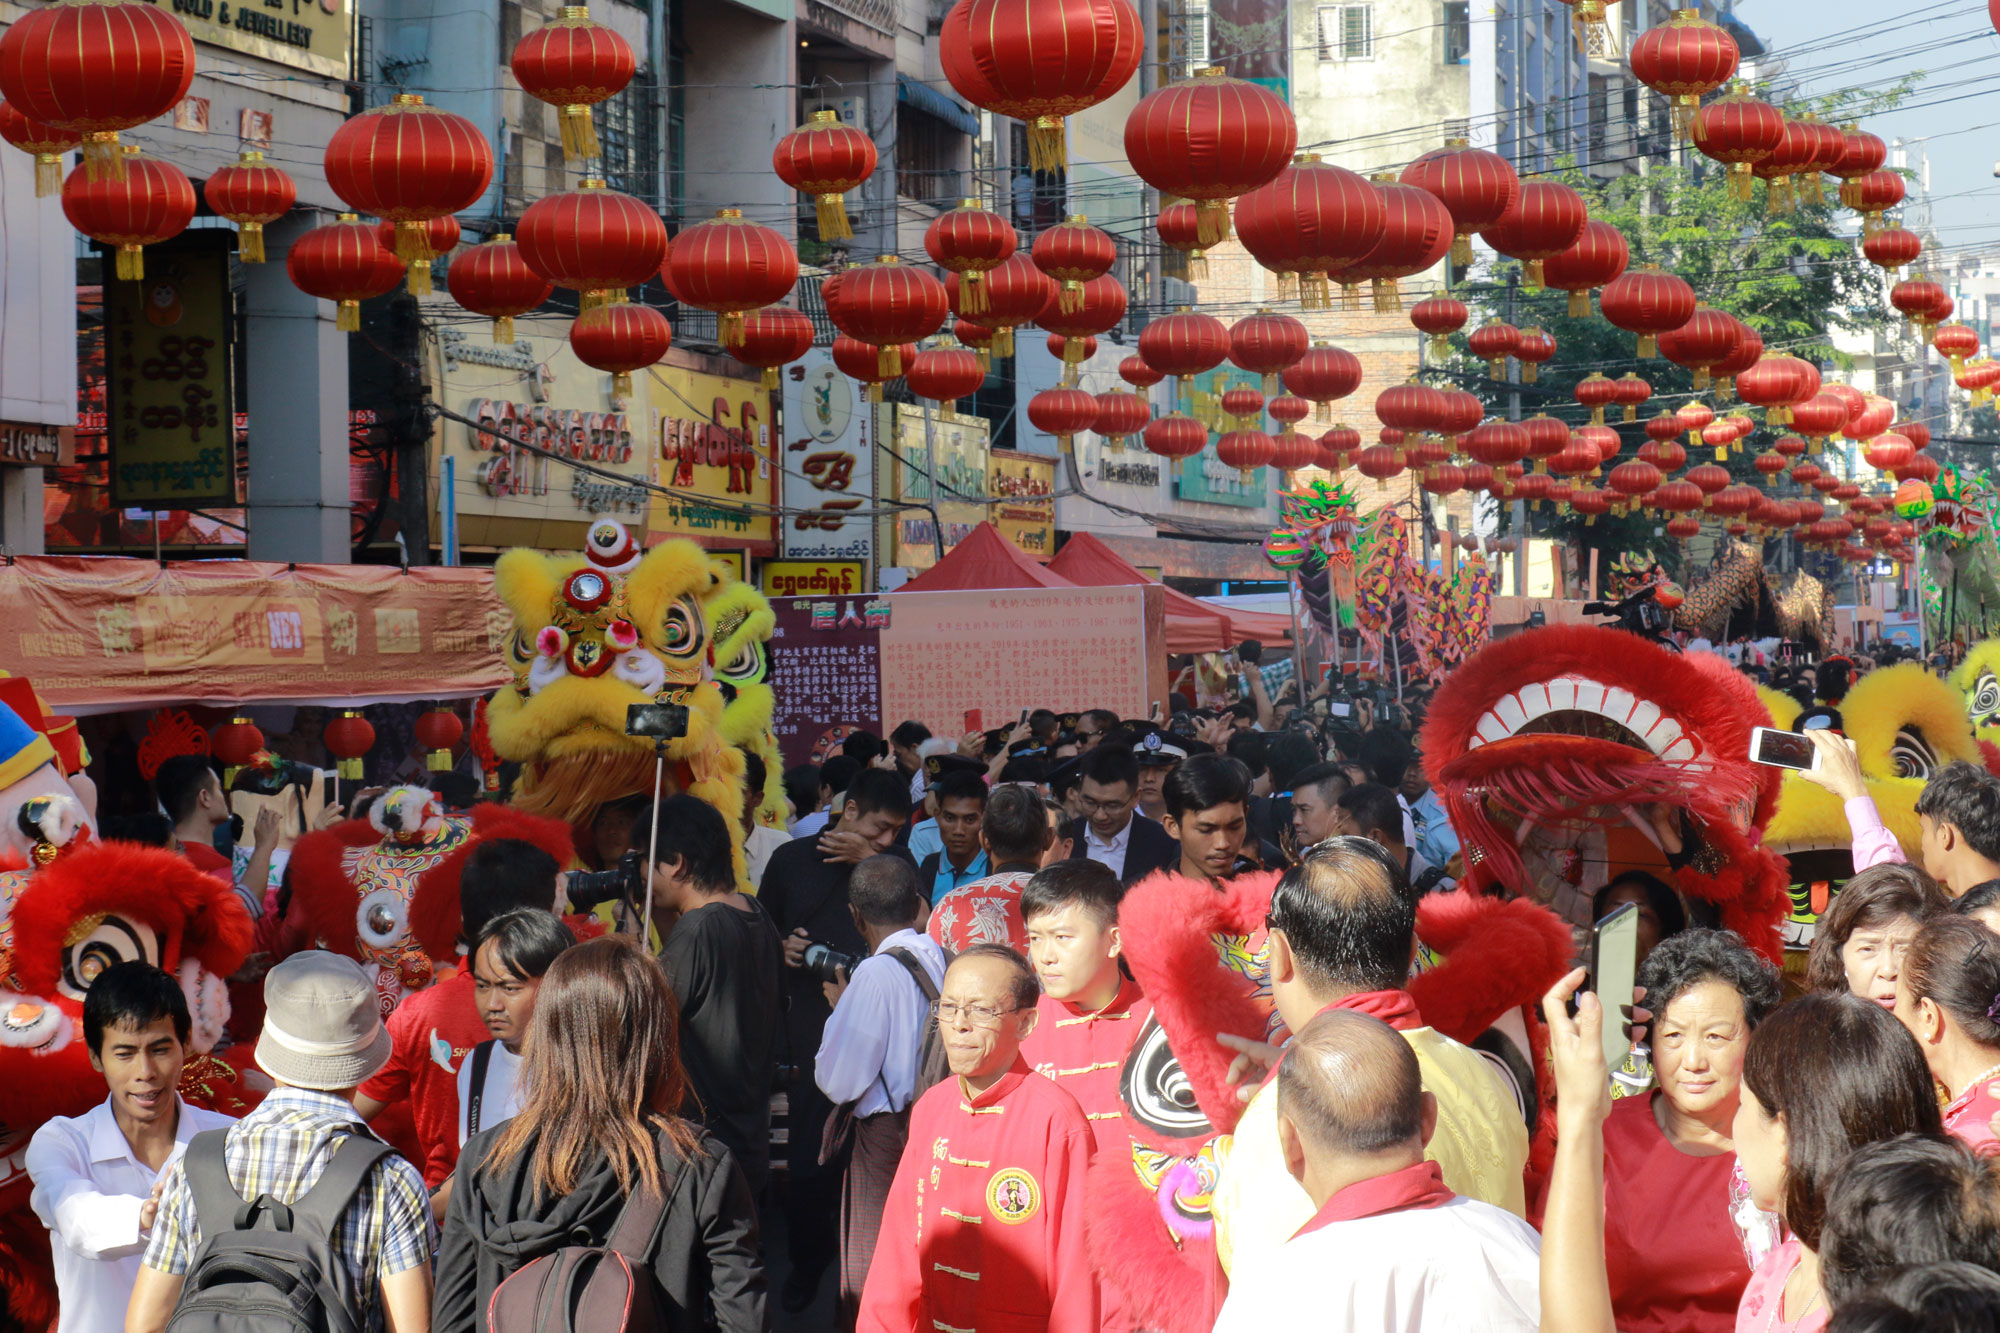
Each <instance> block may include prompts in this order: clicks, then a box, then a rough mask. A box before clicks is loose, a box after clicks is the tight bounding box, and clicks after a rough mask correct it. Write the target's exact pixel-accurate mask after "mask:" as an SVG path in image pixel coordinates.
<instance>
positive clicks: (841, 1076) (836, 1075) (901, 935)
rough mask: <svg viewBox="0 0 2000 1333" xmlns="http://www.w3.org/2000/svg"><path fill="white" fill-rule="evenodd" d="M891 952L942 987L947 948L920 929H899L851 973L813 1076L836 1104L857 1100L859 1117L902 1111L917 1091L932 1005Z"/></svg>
mask: <svg viewBox="0 0 2000 1333" xmlns="http://www.w3.org/2000/svg"><path fill="white" fill-rule="evenodd" d="M891 949H902V950H904V951H905V952H907V953H911V954H914V955H915V956H916V959H917V961H918V962H919V963H921V964H923V968H924V971H925V972H926V973H928V974H929V976H930V979H931V984H932V985H934V986H938V987H940V988H942V987H943V985H944V949H943V948H942V947H941V946H940V945H939V944H938V942H937V941H936V940H933V939H932V938H931V937H930V936H929V935H926V934H925V933H924V932H923V931H921V930H899V931H897V932H896V933H895V934H893V935H891V936H890V937H889V938H888V939H886V940H883V941H882V942H881V943H880V944H879V945H877V946H876V947H875V952H874V953H873V954H871V955H870V956H869V957H867V958H864V959H862V960H861V964H860V966H858V967H856V968H855V969H854V976H853V977H852V978H851V979H850V980H849V981H848V983H847V990H846V991H845V992H844V993H843V994H842V995H841V997H840V1003H839V1004H837V1005H835V1006H834V1009H833V1016H832V1017H831V1018H829V1019H827V1021H826V1032H825V1034H824V1035H823V1036H822V1037H821V1038H820V1043H819V1056H818V1058H817V1060H816V1061H815V1062H814V1065H813V1078H814V1081H815V1082H817V1083H818V1084H819V1090H820V1091H821V1092H823V1093H825V1094H826V1096H827V1099H828V1100H829V1101H831V1102H833V1103H834V1105H836V1106H838V1105H841V1104H842V1103H845V1102H856V1105H855V1108H854V1113H855V1114H856V1115H875V1114H877V1113H878V1112H882V1111H900V1110H902V1109H903V1108H904V1107H906V1106H908V1105H909V1104H910V1101H911V1093H912V1091H913V1090H914V1089H915V1088H916V1085H917V1053H918V1051H919V1050H920V1048H921V1047H922V1046H923V1040H924V1028H925V1026H926V1025H927V1024H928V1023H929V1022H930V1001H928V1000H927V999H925V998H924V993H923V991H922V990H920V989H918V987H917V981H916V978H915V977H912V976H911V975H910V972H909V969H908V968H906V967H904V966H903V964H902V962H901V961H900V960H899V959H895V958H890V957H888V952H889V950H891ZM857 1099H858V1101H857Z"/></svg>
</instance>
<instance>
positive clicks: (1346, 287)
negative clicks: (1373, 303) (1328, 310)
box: [1340, 282, 1361, 310]
mask: <svg viewBox="0 0 2000 1333" xmlns="http://www.w3.org/2000/svg"><path fill="white" fill-rule="evenodd" d="M1340 308H1341V309H1342V310H1359V309H1360V308H1361V284H1360V283H1358V282H1343V283H1341V284H1340Z"/></svg>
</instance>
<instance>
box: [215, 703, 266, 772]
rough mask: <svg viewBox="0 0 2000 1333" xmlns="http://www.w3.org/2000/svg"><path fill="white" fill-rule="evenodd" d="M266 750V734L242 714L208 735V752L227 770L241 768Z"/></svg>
mask: <svg viewBox="0 0 2000 1333" xmlns="http://www.w3.org/2000/svg"><path fill="white" fill-rule="evenodd" d="M263 748H264V733H263V732H262V731H261V730H259V729H258V726H257V724H256V723H255V722H252V721H251V720H250V719H249V718H247V717H244V716H242V715H241V714H239V715H237V716H235V717H232V718H231V719H230V720H229V721H227V722H224V723H221V724H220V725H218V726H217V727H216V728H215V729H214V730H213V731H211V732H209V733H208V752H209V753H210V754H211V755H213V756H214V757H215V758H216V759H217V760H218V761H219V762H220V763H221V764H222V765H223V766H224V767H225V768H231V769H235V768H241V767H242V766H243V765H245V764H247V763H249V762H250V761H251V760H252V759H255V758H256V757H257V752H258V751H259V750H262V749H263Z"/></svg>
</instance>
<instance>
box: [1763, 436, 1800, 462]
mask: <svg viewBox="0 0 2000 1333" xmlns="http://www.w3.org/2000/svg"><path fill="white" fill-rule="evenodd" d="M1771 448H1772V449H1774V450H1776V451H1777V452H1778V453H1779V454H1781V455H1783V456H1784V457H1786V458H1797V457H1799V456H1800V455H1802V454H1804V453H1805V451H1806V442H1805V441H1804V440H1802V439H1800V438H1799V437H1798V436H1796V435H1780V436H1779V437H1778V438H1777V439H1775V440H1773V441H1771Z"/></svg>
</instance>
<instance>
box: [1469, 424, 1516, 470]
mask: <svg viewBox="0 0 2000 1333" xmlns="http://www.w3.org/2000/svg"><path fill="white" fill-rule="evenodd" d="M1465 452H1466V455H1467V456H1468V457H1470V458H1472V459H1473V460H1475V461H1476V462H1480V463H1484V464H1486V465H1487V466H1488V467H1495V468H1499V467H1505V466H1507V464H1509V463H1518V462H1520V461H1521V460H1522V459H1523V458H1525V457H1527V455H1528V432H1527V431H1526V430H1523V429H1522V428H1521V426H1520V425H1518V424H1517V423H1515V422H1512V421H1500V420H1497V419H1496V420H1493V421H1482V422H1480V423H1479V424H1478V425H1477V426H1475V427H1473V428H1472V430H1470V431H1469V432H1467V434H1466V437H1465Z"/></svg>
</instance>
